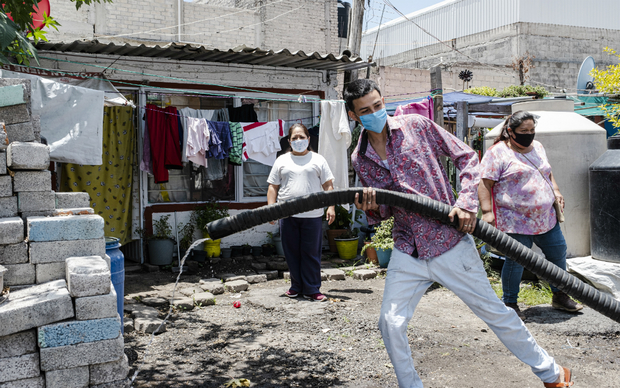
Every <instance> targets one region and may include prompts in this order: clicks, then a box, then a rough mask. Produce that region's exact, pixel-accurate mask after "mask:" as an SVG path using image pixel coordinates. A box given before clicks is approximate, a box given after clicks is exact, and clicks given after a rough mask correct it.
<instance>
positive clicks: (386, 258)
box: [375, 248, 392, 268]
mask: <svg viewBox="0 0 620 388" xmlns="http://www.w3.org/2000/svg"><path fill="white" fill-rule="evenodd" d="M375 250H376V251H377V259H378V260H379V267H381V268H387V266H388V264H389V263H390V256H392V250H391V249H381V248H377V249H375Z"/></svg>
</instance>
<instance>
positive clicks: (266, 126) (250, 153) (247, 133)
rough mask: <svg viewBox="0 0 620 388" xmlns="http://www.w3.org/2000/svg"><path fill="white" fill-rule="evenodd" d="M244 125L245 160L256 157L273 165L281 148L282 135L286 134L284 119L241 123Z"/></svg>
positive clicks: (263, 162)
mask: <svg viewBox="0 0 620 388" xmlns="http://www.w3.org/2000/svg"><path fill="white" fill-rule="evenodd" d="M241 125H242V126H243V140H244V141H243V160H244V161H246V160H248V159H254V160H256V161H257V162H259V163H262V164H265V165H267V166H273V164H274V163H275V161H276V155H277V153H278V151H280V150H281V148H280V136H284V129H283V125H284V121H282V120H278V121H269V122H266V123H241Z"/></svg>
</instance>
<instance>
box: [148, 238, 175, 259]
mask: <svg viewBox="0 0 620 388" xmlns="http://www.w3.org/2000/svg"><path fill="white" fill-rule="evenodd" d="M148 247H149V262H150V263H151V264H152V265H170V264H172V251H173V250H174V241H172V240H170V239H168V238H166V239H151V240H149V242H148Z"/></svg>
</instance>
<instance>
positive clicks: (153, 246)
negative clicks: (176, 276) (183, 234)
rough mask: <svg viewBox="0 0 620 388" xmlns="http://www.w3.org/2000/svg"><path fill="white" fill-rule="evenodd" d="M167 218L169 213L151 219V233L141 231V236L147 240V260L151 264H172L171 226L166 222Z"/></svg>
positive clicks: (172, 243) (172, 241)
mask: <svg viewBox="0 0 620 388" xmlns="http://www.w3.org/2000/svg"><path fill="white" fill-rule="evenodd" d="M169 219H170V215H165V216H161V217H160V218H159V219H158V220H156V221H153V234H147V233H145V232H144V231H141V232H142V233H141V234H142V237H143V238H145V239H146V240H147V244H148V248H149V261H150V263H151V264H152V265H170V264H172V252H173V250H174V240H173V239H172V226H170V223H169V222H168V220H169Z"/></svg>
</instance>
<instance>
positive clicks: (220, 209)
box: [192, 201, 228, 257]
mask: <svg viewBox="0 0 620 388" xmlns="http://www.w3.org/2000/svg"><path fill="white" fill-rule="evenodd" d="M192 217H193V218H194V220H195V222H196V226H197V227H198V229H199V230H200V231H201V232H202V236H203V238H207V239H208V240H207V241H205V242H204V251H205V252H206V256H207V257H219V256H220V242H221V240H219V239H217V240H211V239H210V238H209V233H208V231H207V224H208V223H209V222H212V221H215V220H219V219H220V218H224V217H228V207H227V206H226V205H222V204H219V203H217V202H215V201H209V202H207V203H205V204H204V205H201V206H198V207H197V208H196V210H194V213H193V214H192Z"/></svg>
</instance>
